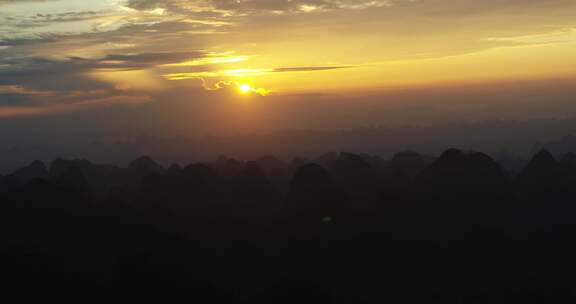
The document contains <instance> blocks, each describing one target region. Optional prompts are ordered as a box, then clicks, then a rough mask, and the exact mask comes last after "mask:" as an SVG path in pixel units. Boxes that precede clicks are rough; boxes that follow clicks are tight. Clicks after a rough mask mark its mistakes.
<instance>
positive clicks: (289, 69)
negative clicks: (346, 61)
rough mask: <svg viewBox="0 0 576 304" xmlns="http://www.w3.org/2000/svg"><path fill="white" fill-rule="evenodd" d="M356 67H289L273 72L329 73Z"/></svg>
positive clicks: (276, 69)
mask: <svg viewBox="0 0 576 304" xmlns="http://www.w3.org/2000/svg"><path fill="white" fill-rule="evenodd" d="M353 67H354V66H309V67H287V68H275V69H273V70H272V71H273V72H276V73H289V72H317V71H329V70H337V69H348V68H353Z"/></svg>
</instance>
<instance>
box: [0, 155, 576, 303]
mask: <svg viewBox="0 0 576 304" xmlns="http://www.w3.org/2000/svg"><path fill="white" fill-rule="evenodd" d="M0 208H1V209H0V222H1V223H2V226H1V229H0V237H1V240H2V244H1V245H0V246H1V247H0V249H1V253H2V264H1V265H0V266H1V267H0V270H1V273H2V277H3V279H4V280H3V284H2V287H0V288H1V290H0V291H1V292H0V294H1V297H3V298H6V301H7V302H6V303H27V302H30V303H38V301H43V302H48V301H50V302H51V301H56V302H60V303H141V302H146V303H150V302H152V303H573V302H574V301H575V300H576V276H574V273H576V258H575V257H576V248H575V247H574V246H573V244H575V241H576V157H575V156H574V155H573V154H568V155H566V156H565V157H563V158H562V159H561V160H560V161H558V160H556V159H555V158H554V157H553V156H552V155H551V154H550V153H549V152H547V151H546V150H542V151H540V152H539V153H537V154H536V155H535V156H534V157H533V158H532V160H531V161H530V162H529V163H528V164H527V165H526V166H525V168H524V169H523V170H522V172H520V173H519V174H517V175H515V176H512V175H511V174H509V173H508V172H506V171H505V170H504V169H503V168H502V167H501V166H500V165H499V164H498V163H496V162H495V161H494V160H492V159H491V158H490V157H489V156H487V155H485V154H483V153H479V152H465V151H460V150H456V149H450V150H447V151H446V152H444V153H443V154H442V155H441V156H440V157H438V158H435V157H430V156H424V155H420V154H418V153H415V152H403V153H398V154H396V155H395V156H394V157H393V158H392V159H390V160H384V159H381V158H379V157H377V156H370V155H355V154H349V153H339V154H327V155H325V156H323V157H321V158H318V159H315V160H305V159H295V160H294V161H292V162H291V163H285V162H283V161H280V160H278V159H276V158H274V157H263V158H261V159H259V160H257V161H251V162H244V161H241V160H236V159H231V158H226V157H221V158H219V159H218V160H217V161H216V162H214V163H203V164H192V165H188V166H185V167H181V166H179V165H172V166H170V167H169V168H164V167H162V166H161V165H159V164H158V163H156V162H155V161H154V160H153V159H151V158H149V157H142V158H140V159H137V160H135V161H133V162H132V163H131V164H130V165H129V166H128V167H126V168H119V167H115V166H111V165H96V164H92V163H91V162H89V161H87V160H63V159H57V160H55V161H54V162H52V164H50V166H49V167H48V166H46V165H45V164H44V163H43V162H40V161H36V162H33V163H32V164H30V165H29V166H27V167H25V168H21V169H19V170H16V171H15V172H14V173H13V174H11V175H8V176H3V177H0Z"/></svg>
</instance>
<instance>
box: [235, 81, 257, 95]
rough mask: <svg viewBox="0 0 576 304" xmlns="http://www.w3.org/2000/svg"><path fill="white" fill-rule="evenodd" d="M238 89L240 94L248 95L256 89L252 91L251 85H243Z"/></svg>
mask: <svg viewBox="0 0 576 304" xmlns="http://www.w3.org/2000/svg"><path fill="white" fill-rule="evenodd" d="M238 89H239V90H240V92H242V93H244V94H247V93H250V92H252V91H253V90H254V89H252V87H251V86H250V85H249V84H246V83H245V84H241V85H240V86H239V87H238Z"/></svg>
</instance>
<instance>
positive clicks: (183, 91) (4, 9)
mask: <svg viewBox="0 0 576 304" xmlns="http://www.w3.org/2000/svg"><path fill="white" fill-rule="evenodd" d="M574 54H576V1H572V0H522V1H520V0H484V1H462V0H292V1H289V0H243V1H237V0H88V1H77V0H52V1H34V0H29V1H6V0H0V119H8V118H10V119H11V118H17V117H20V116H26V117H29V116H46V115H54V114H57V115H65V116H66V115H67V116H68V117H71V116H73V115H75V114H74V113H77V112H78V111H88V112H90V111H96V110H98V109H100V110H102V109H103V110H105V111H107V113H114V115H116V114H117V113H124V115H128V114H126V113H127V112H126V111H127V110H126V107H129V108H130V109H132V110H130V111H133V113H132V117H136V116H137V117H139V118H138V120H141V125H142V126H159V127H157V129H162V128H165V125H162V124H161V123H159V122H158V121H172V122H174V124H175V125H173V127H172V130H174V129H182V128H184V129H185V128H186V127H188V123H189V122H188V121H187V120H186V118H184V117H186V116H187V117H190V120H191V121H195V122H197V123H195V124H194V126H193V127H194V129H197V130H204V131H215V130H216V129H218V127H220V126H223V125H226V128H228V130H234V131H235V130H244V129H245V130H246V131H250V130H252V131H254V130H256V131H265V130H271V129H273V128H288V129H290V128H299V127H302V126H304V127H306V126H310V127H322V126H325V127H328V126H329V127H339V126H341V127H350V126H354V125H356V126H362V125H366V124H373V123H380V124H388V123H390V122H391V121H392V120H393V119H391V118H390V117H385V116H382V118H381V121H374V119H370V120H366V119H365V118H364V116H362V115H359V116H357V117H354V118H350V121H351V122H349V121H348V120H347V119H340V120H338V119H336V118H331V117H338V116H346V113H356V112H358V111H359V109H360V108H361V107H363V105H362V102H360V101H366V100H369V101H370V102H369V103H370V104H376V105H375V107H382V106H385V105H382V104H383V103H387V104H389V105H390V106H395V105H397V104H398V103H399V102H398V100H391V99H390V97H389V96H392V95H394V94H396V93H394V92H403V91H406V90H408V91H410V90H417V91H418V90H422V89H423V88H445V90H447V91H449V90H451V89H450V88H458V87H461V86H467V85H474V84H490V85H489V86H488V87H490V88H495V87H498V86H499V84H501V85H506V84H509V83H513V82H518V81H520V82H522V81H538V80H541V81H549V80H550V79H570V78H571V77H574V74H575V67H576V56H574ZM242 85H244V86H243V88H244V90H243V91H242V90H240V89H239V88H240V87H241V86H242ZM551 86H552V85H551V84H550V83H549V82H547V85H546V88H547V89H549V88H551ZM488 87H487V88H488ZM487 90H491V89H487ZM436 92H437V91H436ZM378 94H381V95H378ZM382 94H384V95H382ZM390 94H392V95H390ZM320 95H321V96H323V97H322V98H319V97H318V96H320ZM328 95H329V96H331V97H327V96H328ZM424 95H425V94H424ZM424 95H422V96H424ZM314 96H316V97H314ZM375 96H381V97H375ZM478 96H482V94H481V93H478ZM557 97H558V98H557V99H558V100H564V98H566V96H557ZM452 98H457V96H452ZM496 98H501V99H502V100H508V99H509V98H508V96H506V94H505V93H502V94H501V95H499V96H498V97H496ZM424 99H425V98H424V97H419V99H418V101H407V100H406V101H403V102H404V104H403V105H402V106H404V107H407V108H411V107H412V108H413V107H419V106H420V105H421V104H426V105H427V106H428V105H431V104H434V106H435V107H436V106H438V107H440V108H442V107H444V108H448V107H454V104H458V106H462V107H463V108H464V107H465V108H467V109H471V108H477V107H482V106H483V105H484V104H490V102H487V101H484V100H482V99H476V98H475V99H474V100H475V101H473V102H474V104H473V103H472V101H470V102H469V101H466V100H460V101H459V102H458V103H454V102H453V101H451V100H446V101H442V103H443V104H438V100H437V98H436V97H434V98H432V97H431V98H430V100H427V101H426V100H424ZM181 100H186V102H180V101H181ZM326 100H338V102H340V101H342V100H347V101H359V102H358V103H356V105H349V108H348V109H346V108H345V107H340V108H339V109H340V110H339V111H342V112H341V114H342V115H335V114H333V115H332V116H331V117H325V116H323V115H322V113H323V112H326V109H324V108H323V106H319V105H325V104H326ZM431 100H434V102H431ZM550 102H554V98H551V101H550ZM283 103H288V104H283ZM449 104H450V106H448V105H449ZM370 107H372V106H370ZM116 109H117V110H116ZM151 109H153V110H151ZM310 109H317V110H318V111H319V112H317V113H311V112H310V111H313V110H310ZM320 109H324V110H320ZM554 109H556V110H555V111H556V112H552V111H551V112H546V111H544V112H542V111H540V113H547V115H548V116H561V115H565V114H566V113H567V112H570V111H571V110H569V109H563V108H562V107H559V106H557V107H555V108H554ZM150 111H154V113H149V112H150ZM407 111H409V110H407ZM143 112H146V114H138V113H143ZM360 112H361V111H360ZM168 113H171V114H168ZM174 113H176V114H174ZM258 113H260V114H258ZM264 113H266V114H264ZM295 113H300V114H295ZM407 113H409V112H407ZM482 113H483V114H482V115H479V116H478V117H477V118H478V119H490V118H507V116H506V115H503V114H502V113H501V112H499V109H498V108H497V107H494V108H491V110H490V111H484V112H482ZM487 113H492V117H491V116H490V115H488V114H487ZM110 115H112V114H110ZM170 115H173V116H172V117H170ZM179 115H182V117H181V118H179V119H176V118H175V117H178V116H179ZM298 115H299V116H298ZM334 115H335V116H334ZM459 116H461V117H464V116H466V115H453V116H452V117H459ZM468 116H469V115H468ZM468 116H466V117H468ZM533 116H534V115H532V114H530V115H528V114H527V115H526V116H525V117H533ZM207 117H210V118H211V119H206V118H207ZM271 117H274V118H273V119H272V118H271ZM310 117H316V118H310ZM406 117H410V115H406ZM443 117H447V116H446V115H444V116H443ZM510 117H511V116H510ZM511 118H514V119H516V118H518V117H511ZM520 118H522V117H520ZM62 119H65V118H62ZM114 119H119V118H114ZM306 119H308V120H306ZM445 119H448V118H445ZM111 120H112V119H111ZM119 120H122V119H119ZM214 121H226V123H224V124H222V123H215V122H214ZM395 121H396V120H395ZM232 122H235V123H232ZM417 122H419V121H413V120H410V119H406V121H404V122H401V121H396V123H404V124H412V123H417ZM143 128H144V127H143ZM166 132H168V131H166ZM168 133H169V132H168Z"/></svg>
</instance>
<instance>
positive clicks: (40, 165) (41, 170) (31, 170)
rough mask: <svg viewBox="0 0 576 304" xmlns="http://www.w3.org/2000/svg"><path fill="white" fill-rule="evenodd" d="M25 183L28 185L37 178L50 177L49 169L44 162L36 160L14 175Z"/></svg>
mask: <svg viewBox="0 0 576 304" xmlns="http://www.w3.org/2000/svg"><path fill="white" fill-rule="evenodd" d="M12 175H14V176H16V177H17V178H18V179H20V180H21V181H22V182H23V183H27V182H29V181H31V180H33V179H35V178H46V177H47V176H48V169H47V168H46V165H45V164H44V162H42V161H39V160H36V161H34V162H32V163H31V164H30V165H28V166H26V167H23V168H20V169H18V170H16V171H14V172H13V173H12Z"/></svg>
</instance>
